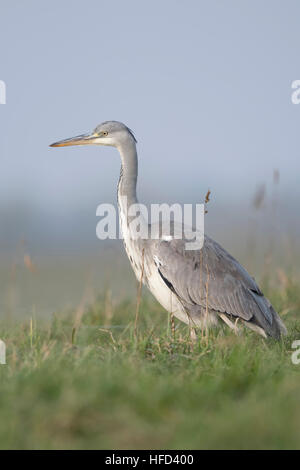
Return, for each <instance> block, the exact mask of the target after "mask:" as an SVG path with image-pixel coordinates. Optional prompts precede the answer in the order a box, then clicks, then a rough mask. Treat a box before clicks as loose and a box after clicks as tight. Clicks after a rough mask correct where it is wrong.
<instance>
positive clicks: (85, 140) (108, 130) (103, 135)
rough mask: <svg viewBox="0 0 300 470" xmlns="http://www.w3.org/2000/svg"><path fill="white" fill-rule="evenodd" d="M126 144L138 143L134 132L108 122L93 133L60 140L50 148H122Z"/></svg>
mask: <svg viewBox="0 0 300 470" xmlns="http://www.w3.org/2000/svg"><path fill="white" fill-rule="evenodd" d="M126 142H136V139H135V137H134V135H133V133H132V131H131V130H130V129H129V128H128V127H127V126H125V124H122V122H118V121H106V122H103V123H102V124H99V126H97V127H96V128H95V129H94V130H93V131H92V132H91V133H89V134H81V135H78V136H76V137H71V138H70V139H65V140H60V141H59V142H55V143H54V144H51V145H50V147H66V146H68V145H110V146H112V147H117V148H118V147H120V146H121V145H122V144H125V143H126Z"/></svg>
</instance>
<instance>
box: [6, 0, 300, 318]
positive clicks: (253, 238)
mask: <svg viewBox="0 0 300 470" xmlns="http://www.w3.org/2000/svg"><path fill="white" fill-rule="evenodd" d="M0 14H1V17H0V20H1V28H0V44H1V55H0V80H3V81H5V83H6V87H7V97H6V104H5V105H0V158H1V163H0V260H1V267H0V286H1V287H0V299H1V300H0V307H1V311H2V312H8V311H22V313H24V314H25V313H30V312H31V311H32V309H33V310H45V311H49V312H50V311H53V310H54V309H56V308H59V307H61V306H64V305H70V306H72V305H74V304H76V303H77V302H78V301H79V300H80V298H82V295H83V296H84V295H85V294H83V293H84V292H85V289H86V286H91V285H92V288H91V289H90V291H93V293H94V294H93V295H97V292H100V291H102V290H103V289H104V288H106V286H111V285H114V287H115V284H118V287H119V291H122V293H123V294H124V295H127V294H128V292H132V291H134V288H135V284H134V278H133V275H132V273H131V270H130V266H129V263H127V262H126V260H125V256H124V253H123V251H122V250H121V247H120V243H119V242H111V241H106V242H100V241H99V240H97V238H96V224H97V221H98V219H97V218H96V208H97V206H98V205H99V204H100V203H103V202H105V203H108V202H112V203H114V204H116V185H117V182H118V178H119V170H120V160H119V156H118V153H117V151H116V150H115V149H112V148H105V147H87V148H84V147H77V148H76V147H75V148H63V149H50V148H49V144H50V143H52V142H54V141H57V140H59V139H63V138H67V137H72V136H74V135H77V134H81V133H83V132H87V131H90V130H91V129H93V128H94V127H95V126H96V125H97V124H99V123H100V122H102V121H105V120H119V121H122V122H124V123H125V124H127V125H128V126H129V127H130V128H131V129H132V130H133V131H134V133H135V135H136V138H137V140H138V153H139V180H138V195H139V199H140V202H144V203H146V204H149V203H151V202H155V203H159V202H169V203H174V202H179V203H190V202H194V203H195V202H199V203H200V202H203V201H204V199H205V194H206V192H207V190H208V189H210V190H211V200H210V202H209V204H208V207H207V208H208V213H207V215H206V219H205V224H206V226H205V229H206V232H207V233H209V234H210V235H211V236H213V237H214V238H215V239H216V240H217V241H218V242H220V243H221V244H223V245H224V246H225V248H227V249H228V250H229V251H230V252H231V253H232V254H233V255H234V256H236V257H238V259H239V260H240V261H241V262H243V263H244V264H246V267H247V268H248V269H250V270H251V271H252V272H254V273H255V274H257V273H262V272H263V270H264V266H265V264H266V262H268V259H269V258H268V257H270V256H271V255H272V257H273V258H274V259H275V261H274V262H273V263H274V269H275V268H276V269H277V268H278V267H280V266H282V265H283V263H285V264H286V265H289V266H290V267H291V266H292V268H293V270H296V268H297V266H298V258H297V256H296V255H298V253H299V239H300V224H299V209H298V202H299V195H300V189H299V184H298V180H299V171H300V158H299V122H300V105H295V104H292V101H291V94H292V91H293V90H292V88H291V84H292V82H293V81H294V80H296V79H299V78H300V72H299V52H298V45H299V43H300V30H299V14H300V4H299V2H297V1H296V0H295V1H293V0H289V1H287V2H284V3H283V2H281V1H276V0H272V1H270V0H269V1H268V0H267V1H264V2H259V1H243V2H240V1H232V0H227V1H226V2H223V1H216V0H213V1H211V0H210V1H208V0H205V1H204V0H201V1H199V0H188V1H186V2H182V1H176V0H172V1H171V0H164V1H163V2H160V1H158V0H153V1H151V2H146V1H143V2H141V1H137V0H128V1H126V2H124V1H121V0H115V1H109V2H108V1H102V0H97V1H96V0H87V1H84V2H83V1H76V0H75V1H72V2H71V1H69V0H65V1H63V2H62V1H58V0H53V1H52V2H51V3H45V2H38V1H37V0H27V1H26V2H22V1H20V0H19V1H18V0H9V1H8V0H1V2H0ZM271 249H272V250H271ZM266 260H267V261H266ZM117 275H118V276H119V277H118V279H119V281H118V282H117V280H116V279H117V278H116V276H117Z"/></svg>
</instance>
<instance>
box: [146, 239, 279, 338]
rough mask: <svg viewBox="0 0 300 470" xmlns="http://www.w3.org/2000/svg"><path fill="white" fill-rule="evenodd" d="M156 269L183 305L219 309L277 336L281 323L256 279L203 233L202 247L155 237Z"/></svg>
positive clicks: (193, 307) (183, 241)
mask: <svg viewBox="0 0 300 470" xmlns="http://www.w3.org/2000/svg"><path fill="white" fill-rule="evenodd" d="M152 252H153V255H155V257H156V259H157V260H158V263H159V265H158V269H159V272H160V275H161V276H162V278H163V279H164V280H165V282H166V283H167V284H168V285H169V287H171V288H172V290H173V291H174V292H175V293H176V295H177V296H178V298H179V299H180V300H181V302H182V304H183V305H184V307H185V308H186V309H187V310H189V308H190V309H193V310H195V306H199V307H200V308H202V309H205V308H207V309H209V310H213V311H216V312H220V313H221V312H222V313H225V314H227V315H232V316H233V317H237V318H241V319H243V320H245V321H246V322H252V323H255V324H256V325H258V326H260V327H261V328H263V329H264V330H265V332H266V333H267V334H268V335H270V336H274V337H279V336H280V329H281V322H280V319H279V316H278V314H277V313H276V312H275V311H274V309H273V308H272V306H271V304H270V302H269V301H268V300H267V299H266V298H265V297H264V296H263V294H262V292H261V291H260V289H259V287H258V285H257V284H256V282H255V280H254V279H253V278H252V277H251V276H250V275H249V274H248V273H247V271H246V270H245V269H244V268H243V267H242V266H241V265H240V264H239V263H238V261H237V260H235V259H234V258H233V257H232V256H231V255H230V254H229V253H227V251H226V250H224V249H223V248H222V247H221V246H220V245H219V244H218V243H216V242H215V241H214V240H212V239H211V238H209V237H207V236H205V239H204V245H203V247H202V249H201V250H196V251H192V250H185V240H175V239H173V240H171V241H164V240H157V241H156V242H155V243H154V245H153V247H152ZM283 328H284V327H283Z"/></svg>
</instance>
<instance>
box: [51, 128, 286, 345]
mask: <svg viewBox="0 0 300 470" xmlns="http://www.w3.org/2000/svg"><path fill="white" fill-rule="evenodd" d="M91 144H95V145H108V146H112V147H116V148H117V149H118V151H119V153H120V156H121V173H120V179H119V184H118V205H119V217H120V224H121V229H122V233H123V240H124V245H125V249H126V252H127V255H128V258H129V260H130V263H131V265H132V268H133V270H134V272H135V274H136V276H137V278H138V280H142V281H143V283H144V284H146V285H147V286H148V288H149V289H150V291H151V292H152V294H153V295H154V296H155V297H156V299H157V300H158V301H159V302H160V304H161V305H162V306H163V307H164V308H165V309H166V310H167V311H168V312H169V313H172V314H173V315H174V316H175V317H177V318H178V319H180V320H181V321H183V322H185V323H186V324H188V325H189V326H190V327H191V328H203V327H205V328H208V327H210V326H213V325H216V324H218V323H219V322H220V321H221V322H225V323H226V324H227V325H228V326H229V327H231V328H232V329H234V330H236V329H237V326H236V325H237V323H238V321H239V322H240V323H242V324H244V325H246V326H248V327H249V328H251V329H253V330H255V331H256V332H258V333H260V334H261V335H262V336H264V337H267V336H270V337H273V338H276V339H279V338H280V336H281V335H282V334H286V328H285V326H284V324H283V322H282V321H281V319H280V317H279V315H278V314H277V312H276V311H275V310H274V308H273V307H272V305H271V303H270V302H269V300H268V299H267V298H266V297H264V295H263V293H262V292H261V290H260V289H259V287H258V285H257V284H256V282H255V280H254V279H253V278H252V277H251V276H250V275H249V274H248V272H247V271H246V270H245V269H244V268H243V267H242V266H241V265H240V264H239V263H238V261H237V260H236V259H235V258H233V257H232V256H231V255H230V254H229V253H228V252H227V251H226V250H225V249H223V248H222V247H221V246H220V245H219V244H218V243H216V242H215V241H214V240H212V239H211V238H209V237H208V236H207V235H205V238H204V244H203V246H202V248H201V249H198V250H186V249H185V240H184V239H183V238H181V239H178V238H175V237H172V236H171V237H170V236H164V233H163V231H162V232H161V233H160V236H159V237H158V238H156V239H153V238H150V239H149V238H148V239H145V238H137V237H135V236H132V233H131V229H130V221H131V216H130V214H129V208H130V206H131V205H132V204H137V203H138V201H137V195H136V185H137V174H138V157H137V149H136V139H135V137H134V135H133V133H132V131H131V130H130V129H129V128H128V127H127V126H125V125H124V124H122V123H121V122H117V121H106V122H103V123H102V124H100V125H98V126H97V127H96V128H95V129H94V131H93V132H92V133H90V134H83V135H79V136H77V137H73V138H70V139H65V140H61V141H59V142H56V143H54V144H52V145H51V147H63V146H69V145H91ZM145 223H146V222H145ZM148 228H149V227H148Z"/></svg>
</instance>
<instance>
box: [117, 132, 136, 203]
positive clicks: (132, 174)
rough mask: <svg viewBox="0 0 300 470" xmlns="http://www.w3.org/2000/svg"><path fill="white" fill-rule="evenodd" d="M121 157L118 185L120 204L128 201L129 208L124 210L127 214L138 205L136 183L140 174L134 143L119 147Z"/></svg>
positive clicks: (129, 142) (130, 142)
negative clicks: (133, 205) (134, 205)
mask: <svg viewBox="0 0 300 470" xmlns="http://www.w3.org/2000/svg"><path fill="white" fill-rule="evenodd" d="M118 150H119V152H120V155H121V161H122V166H121V173H120V180H119V185H118V202H119V205H120V204H122V206H123V203H122V199H124V200H125V199H127V207H123V210H124V211H125V210H126V212H127V210H128V206H130V205H132V204H137V202H138V201H137V197H136V183H137V174H138V159H137V151H136V145H135V143H134V142H133V141H128V142H126V143H123V144H122V145H120V146H119V149H118Z"/></svg>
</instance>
